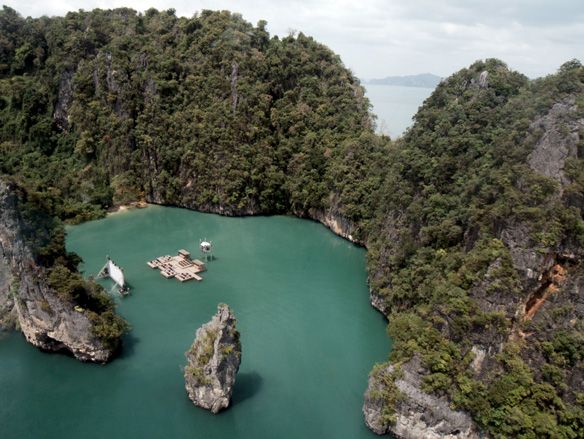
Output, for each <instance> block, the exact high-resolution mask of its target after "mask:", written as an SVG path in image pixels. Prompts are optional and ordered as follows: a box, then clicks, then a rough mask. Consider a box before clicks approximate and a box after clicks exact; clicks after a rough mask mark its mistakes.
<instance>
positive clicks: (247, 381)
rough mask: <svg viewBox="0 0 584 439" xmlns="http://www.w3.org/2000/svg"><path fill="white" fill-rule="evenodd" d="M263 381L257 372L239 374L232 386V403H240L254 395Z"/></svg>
mask: <svg viewBox="0 0 584 439" xmlns="http://www.w3.org/2000/svg"><path fill="white" fill-rule="evenodd" d="M263 381H264V380H263V379H262V377H261V376H260V375H259V374H258V373H257V372H247V373H242V374H240V375H239V376H238V377H237V380H236V382H235V387H234V388H233V405H236V404H239V403H242V402H243V401H245V400H246V399H249V398H252V397H253V396H255V395H256V394H257V393H258V392H259V391H260V389H261V388H262V385H263Z"/></svg>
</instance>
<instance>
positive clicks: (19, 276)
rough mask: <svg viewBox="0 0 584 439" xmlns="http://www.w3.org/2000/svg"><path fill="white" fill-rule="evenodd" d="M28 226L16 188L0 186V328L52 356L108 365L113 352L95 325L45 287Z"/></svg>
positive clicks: (3, 184)
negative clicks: (28, 240)
mask: <svg viewBox="0 0 584 439" xmlns="http://www.w3.org/2000/svg"><path fill="white" fill-rule="evenodd" d="M25 227H26V226H25V224H24V223H23V221H22V219H21V218H20V215H19V212H18V205H17V198H16V195H15V194H14V193H13V190H12V189H11V187H10V186H9V185H7V184H5V183H3V182H2V181H0V326H4V327H5V328H8V327H14V326H17V327H19V328H20V330H21V331H22V333H23V334H24V336H25V338H26V340H27V341H28V342H29V343H31V344H33V345H34V346H37V347H38V348H40V349H43V350H48V351H60V350H67V351H70V352H71V353H72V354H73V355H74V356H75V358H77V359H79V360H82V361H93V362H98V363H104V362H106V361H108V360H109V359H110V358H111V356H112V354H113V352H112V350H111V349H110V348H107V347H105V346H104V345H103V343H102V342H101V341H100V340H99V339H98V338H97V337H95V336H94V335H93V333H92V323H91V321H90V320H89V318H88V317H87V316H86V315H85V314H84V313H82V312H78V311H76V310H75V309H74V307H73V305H72V304H71V303H68V302H66V301H64V300H62V299H61V298H60V297H59V296H58V295H57V294H56V293H55V292H54V291H53V290H52V289H51V288H49V286H48V284H47V281H46V272H45V269H44V268H43V267H40V266H39V265H37V264H36V263H35V261H34V258H33V255H32V251H31V249H30V248H29V247H28V245H27V244H26V242H25V239H24V237H23V230H24V228H25Z"/></svg>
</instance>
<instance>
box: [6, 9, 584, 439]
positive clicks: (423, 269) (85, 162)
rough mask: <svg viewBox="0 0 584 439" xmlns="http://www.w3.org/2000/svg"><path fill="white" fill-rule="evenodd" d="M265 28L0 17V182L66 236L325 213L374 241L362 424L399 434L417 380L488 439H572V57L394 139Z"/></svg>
mask: <svg viewBox="0 0 584 439" xmlns="http://www.w3.org/2000/svg"><path fill="white" fill-rule="evenodd" d="M265 27H266V23H265V22H262V21H260V22H259V23H258V24H257V26H252V25H251V24H249V23H247V22H246V21H244V20H243V19H242V17H241V16H239V15H237V14H232V13H229V12H211V11H203V12H201V13H200V14H198V15H196V16H194V17H192V18H183V17H177V16H175V14H174V11H172V10H168V11H163V12H159V11H156V10H153V9H150V10H148V11H146V12H145V13H144V14H138V13H136V12H134V11H132V10H129V9H117V10H114V11H102V10H95V11H92V12H78V13H69V14H67V16H65V17H55V18H46V17H43V18H39V19H24V18H22V17H20V16H19V15H18V14H17V13H16V12H15V11H13V10H11V9H10V8H6V7H5V8H4V9H3V11H2V12H0V91H1V92H0V96H1V99H0V175H2V174H3V175H4V176H6V178H9V179H11V180H13V181H15V182H17V183H18V184H19V185H21V186H22V187H24V188H26V190H27V192H28V193H29V194H31V196H30V199H32V200H36V202H37V203H38V204H39V205H40V206H44V207H43V208H44V209H48V210H50V211H51V213H52V215H53V216H55V217H58V218H60V219H61V220H63V221H68V222H78V221H83V220H87V219H91V218H96V217H99V216H100V215H103V213H104V212H105V210H107V209H108V208H110V207H111V206H112V205H115V204H120V203H126V202H131V201H136V200H146V201H149V202H155V203H162V204H171V205H178V206H183V207H189V208H194V209H199V210H204V211H211V212H218V213H222V214H228V215H248V214H259V213H267V214H269V213H291V214H295V215H298V216H306V217H311V218H314V219H318V220H320V221H322V222H324V223H325V224H327V225H329V226H330V227H331V228H332V229H333V230H335V231H336V232H337V233H340V234H342V235H343V236H346V237H349V239H352V240H354V241H356V242H360V243H363V244H364V245H366V247H367V248H368V270H369V277H370V284H371V290H372V292H371V299H372V303H373V304H374V305H375V306H376V307H378V308H379V309H380V310H381V311H382V312H383V313H384V314H385V315H386V316H388V318H389V327H388V330H389V334H390V335H391V336H392V338H393V339H394V342H395V345H394V350H393V351H392V353H391V357H390V361H389V362H388V363H387V364H384V365H380V366H378V367H376V368H375V369H374V372H373V373H372V377H371V381H370V388H369V390H368V392H367V395H366V403H365V409H366V410H365V411H366V422H367V424H368V426H369V427H370V428H372V429H373V430H375V431H376V432H378V433H385V432H387V431H394V432H396V433H397V434H400V435H404V434H405V433H404V432H403V431H401V430H400V428H401V427H400V426H403V425H406V423H405V420H407V418H408V416H410V415H411V410H410V409H411V406H409V405H408V403H409V402H411V401H413V400H414V399H415V398H414V396H415V395H413V394H411V393H408V391H407V389H409V388H411V387H412V386H413V387H415V388H416V389H418V391H421V392H423V394H424V395H430V396H431V398H435V401H438V402H439V401H445V402H446V408H447V410H452V411H455V412H457V413H458V412H460V413H466V414H470V416H471V417H472V420H473V429H474V430H476V431H482V432H484V433H486V434H489V435H491V436H493V437H550V438H551V437H553V438H558V437H566V438H577V437H584V424H583V419H584V384H583V382H584V365H583V362H584V354H583V352H584V328H583V327H582V325H583V324H582V317H583V316H584V271H583V270H582V266H581V263H582V262H581V261H582V256H583V254H584V223H583V221H582V210H583V209H584V167H583V166H582V165H583V162H582V158H583V157H584V140H583V139H584V68H583V67H582V66H581V64H580V63H579V62H577V61H571V62H568V63H566V64H564V65H563V66H562V67H561V68H560V69H559V71H558V73H557V74H555V75H552V76H549V77H546V78H542V79H538V80H535V81H530V80H528V79H527V78H526V77H525V76H523V75H522V74H520V73H517V72H513V71H511V70H509V69H508V68H507V67H506V66H505V64H504V63H502V62H500V61H497V60H486V61H479V62H477V63H475V64H473V65H472V66H470V67H469V68H468V69H463V70H462V71H460V72H458V73H456V74H454V75H453V76H451V77H450V78H448V79H446V80H444V81H443V82H442V83H441V84H440V85H439V86H438V87H437V89H436V91H435V92H434V93H433V94H432V96H431V97H430V98H429V99H428V100H427V101H426V102H425V103H424V105H423V106H422V107H421V109H420V111H419V112H418V114H417V115H416V117H415V123H414V125H413V127H412V128H411V129H409V130H408V132H407V133H406V134H405V136H404V137H403V138H401V139H398V140H397V141H391V140H390V139H388V138H387V137H380V136H376V135H375V134H374V131H373V128H374V127H373V120H372V116H371V115H370V114H369V103H368V101H367V99H366V98H364V93H363V89H362V87H361V86H360V85H359V82H358V80H357V79H356V78H355V77H354V76H353V75H352V74H351V72H350V71H349V70H347V69H346V68H345V67H344V66H343V64H342V63H341V61H340V59H339V58H338V56H337V55H335V54H334V53H333V52H331V51H330V50H329V49H327V48H326V47H325V46H323V45H321V44H318V43H317V42H315V41H314V40H313V39H312V38H310V37H307V36H305V35H303V34H302V33H300V34H298V35H290V36H288V37H285V38H281V39H280V38H278V37H270V36H269V35H268V33H267V32H266V30H265ZM53 271H54V269H53ZM408 380H409V381H408ZM406 382H407V383H408V384H409V385H411V386H410V387H407V386H405V385H404V383H406ZM416 407H417V409H418V410H419V405H418V406H416ZM415 410H416V409H414V411H415ZM428 410H430V409H428ZM367 413H369V414H370V416H368V414H367ZM420 422H421V421H420ZM418 424H419V423H418ZM419 425H422V424H419ZM423 425H424V426H425V427H424V428H427V431H428V436H427V437H432V436H431V435H430V432H433V430H432V429H433V428H434V426H433V425H430V421H427V422H426V424H423ZM447 425H449V424H448V423H447ZM440 428H445V427H444V426H442V427H440ZM448 428H450V427H448ZM474 430H473V431H474ZM447 433H448V434H452V435H453V437H476V436H471V433H468V432H467V431H464V430H463V429H458V428H457V427H455V426H454V424H453V426H452V427H451V428H450V429H449V430H448V432H447ZM432 434H433V433H432ZM404 437H407V436H404Z"/></svg>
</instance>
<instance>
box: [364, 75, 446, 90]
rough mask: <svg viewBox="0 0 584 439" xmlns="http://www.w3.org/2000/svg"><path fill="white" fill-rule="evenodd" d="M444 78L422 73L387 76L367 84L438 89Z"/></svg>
mask: <svg viewBox="0 0 584 439" xmlns="http://www.w3.org/2000/svg"><path fill="white" fill-rule="evenodd" d="M441 80H442V78H441V77H440V76H437V75H434V74H432V73H420V74H417V75H406V76H387V77H385V78H379V79H370V80H369V81H365V83H366V84H372V85H401V86H402V87H426V88H434V87H436V86H437V85H438V84H439V83H440V81H441Z"/></svg>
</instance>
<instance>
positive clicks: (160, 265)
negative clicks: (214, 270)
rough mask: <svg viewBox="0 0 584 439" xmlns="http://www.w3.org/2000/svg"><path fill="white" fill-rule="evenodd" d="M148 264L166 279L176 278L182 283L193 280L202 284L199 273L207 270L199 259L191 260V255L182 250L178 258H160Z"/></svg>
mask: <svg viewBox="0 0 584 439" xmlns="http://www.w3.org/2000/svg"><path fill="white" fill-rule="evenodd" d="M146 264H147V265H148V266H149V267H150V268H152V269H158V270H160V274H161V275H162V276H164V277H165V278H167V279H170V278H173V277H174V278H176V279H178V280H179V281H180V282H187V281H189V280H193V279H195V280H196V281H199V282H200V281H202V280H203V278H202V277H201V276H199V274H198V273H201V272H203V271H205V270H206V269H207V268H206V267H205V264H204V263H203V262H201V261H199V260H198V259H194V260H192V259H190V254H189V253H188V252H187V251H186V250H180V251H179V254H178V255H176V256H170V255H165V256H160V257H158V258H156V259H153V260H151V261H148V262H147V263H146Z"/></svg>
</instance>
